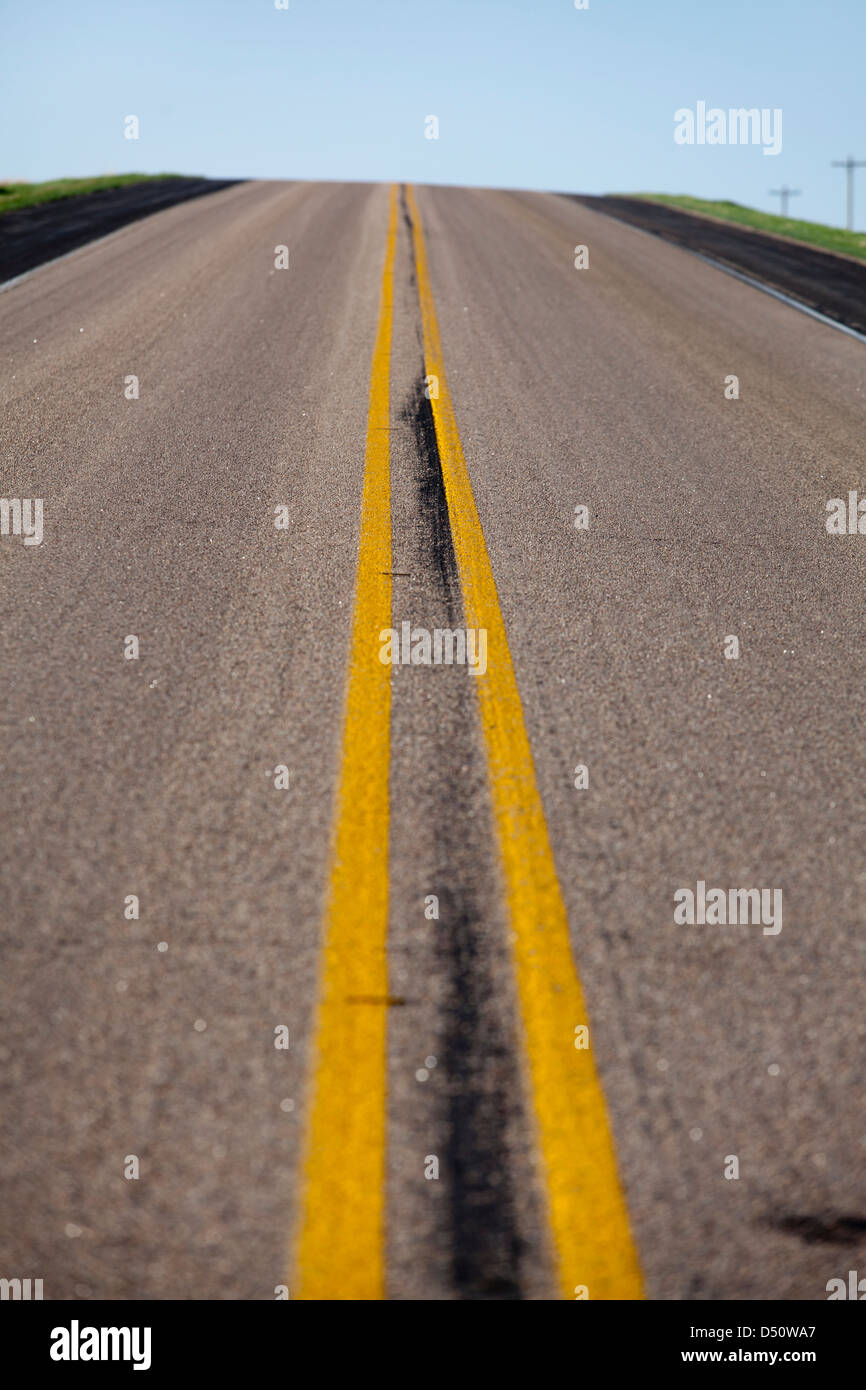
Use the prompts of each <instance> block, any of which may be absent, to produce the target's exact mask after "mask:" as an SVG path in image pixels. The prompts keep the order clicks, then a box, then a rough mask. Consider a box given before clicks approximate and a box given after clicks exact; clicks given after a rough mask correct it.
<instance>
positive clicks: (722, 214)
mask: <svg viewBox="0 0 866 1390" xmlns="http://www.w3.org/2000/svg"><path fill="white" fill-rule="evenodd" d="M620 196H622V197H631V198H643V199H645V201H646V202H649V203H664V204H666V205H667V206H668V207H675V208H682V209H683V210H684V211H685V212H697V213H703V214H704V215H705V216H707V217H719V218H721V219H722V220H723V221H725V222H739V223H741V224H742V226H744V227H754V228H755V229H756V230H757V231H759V232H775V233H776V235H777V236H786V237H791V238H792V240H794V241H804V242H807V243H808V244H809V245H810V246H821V247H823V249H824V250H825V251H838V252H841V253H842V254H843V255H846V256H856V257H857V259H858V260H861V261H866V232H846V231H844V230H843V228H841V227H827V226H825V225H824V223H823V222H801V221H800V220H799V219H798V218H795V217H777V216H776V215H775V214H774V213H771V212H759V211H758V209H757V208H748V207H744V205H743V204H742V203H729V202H713V201H711V200H710V199H707V198H690V197H689V196H688V194H686V193H630V194H622V195H620Z"/></svg>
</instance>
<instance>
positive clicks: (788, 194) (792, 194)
mask: <svg viewBox="0 0 866 1390" xmlns="http://www.w3.org/2000/svg"><path fill="white" fill-rule="evenodd" d="M770 197H771V198H781V200H782V216H783V217H787V216H788V199H789V198H799V197H800V189H799V188H789V187H788V185H787V184H786V183H783V184H782V187H781V188H771V189H770Z"/></svg>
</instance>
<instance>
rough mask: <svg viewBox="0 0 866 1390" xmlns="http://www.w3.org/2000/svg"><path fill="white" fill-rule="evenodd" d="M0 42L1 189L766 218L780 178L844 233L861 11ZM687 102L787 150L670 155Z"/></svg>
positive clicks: (823, 5) (690, 11) (296, 20)
mask: <svg viewBox="0 0 866 1390" xmlns="http://www.w3.org/2000/svg"><path fill="white" fill-rule="evenodd" d="M0 42H2V51H3V53H4V64H3V81H2V90H0V123H2V131H3V136H2V144H0V178H5V179H8V180H12V179H15V178H21V179H34V180H35V179H46V178H54V177H60V176H63V175H81V174H96V173H108V172H120V171H123V172H126V171H131V170H135V171H148V172H154V171H161V170H172V171H179V172H183V173H202V174H208V175H212V176H228V175H235V176H246V177H258V178H301V179H317V178H323V179H372V180H392V179H399V180H411V181H414V182H419V183H423V182H431V183H461V184H480V185H488V186H491V185H493V186H502V187H521V188H548V189H556V190H573V191H582V192H596V193H599V192H620V191H663V192H687V193H693V194H696V195H698V196H701V197H728V198H734V199H736V200H737V201H739V202H745V203H750V204H752V205H754V206H756V207H763V208H770V209H772V208H774V207H775V208H778V200H775V201H774V200H773V199H772V198H770V196H769V194H768V190H769V189H771V188H778V187H779V186H780V184H781V183H782V182H787V183H788V184H790V185H791V186H793V187H796V188H799V189H802V190H803V196H802V197H799V198H796V199H793V200H792V204H791V210H792V213H793V214H794V215H796V216H801V217H808V218H813V219H815V220H818V221H827V222H833V223H838V224H841V223H843V222H844V218H845V177H844V174H843V172H842V171H841V170H836V169H831V168H830V161H831V160H833V159H840V158H844V157H845V156H846V155H847V154H848V153H853V154H854V155H856V156H857V157H858V158H861V159H866V120H864V109H866V78H864V65H866V0H814V2H813V3H810V0H589V9H588V10H576V9H575V6H574V0H289V8H288V9H287V10H278V9H276V7H275V4H274V0H111V2H110V3H109V0H70V3H60V0H55V3H50V4H45V3H41V0H2V3H0ZM699 100H704V101H706V102H707V104H708V105H709V106H719V107H722V108H729V107H739V106H747V107H753V106H755V107H759V108H763V107H769V108H776V107H780V108H781V109H782V111H783V146H782V152H781V154H779V155H778V156H777V157H772V156H765V155H763V153H762V150H761V148H760V147H759V146H740V145H736V146H706V145H704V146H697V145H696V146H678V145H676V144H675V143H674V140H673V129H674V119H673V116H674V112H675V110H677V109H678V108H681V107H687V106H688V107H694V106H695V105H696V103H697V102H698V101H699ZM130 114H134V115H137V116H138V118H139V120H140V138H139V140H138V141H137V142H135V141H131V140H126V139H124V135H123V128H124V127H123V121H124V117H125V116H127V115H130ZM428 115H436V116H438V118H439V123H440V124H439V138H438V140H428V139H425V135H424V129H425V118H426V117H427V116H428ZM858 178H859V189H860V195H859V198H858V202H857V214H858V215H857V225H858V226H860V227H866V169H864V170H863V171H861V173H860V174H859V175H858Z"/></svg>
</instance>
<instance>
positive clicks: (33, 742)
mask: <svg viewBox="0 0 866 1390" xmlns="http://www.w3.org/2000/svg"><path fill="white" fill-rule="evenodd" d="M415 198H416V199H417V204H414V203H413V199H412V196H411V194H410V195H409V196H407V195H406V193H405V191H401V192H400V193H399V194H397V193H393V192H392V191H391V190H389V189H388V188H387V187H368V186H360V185H337V184H328V185H326V184H320V185H312V184H307V185H304V184H277V183H273V184H256V183H250V184H243V185H238V186H235V187H232V188H229V189H226V190H224V191H222V192H218V193H215V194H213V195H212V196H209V197H207V198H204V199H201V200H197V201H194V202H191V203H187V204H185V205H182V206H178V207H174V208H172V209H170V210H168V211H164V212H160V213H159V214H157V215H154V216H152V217H149V218H147V219H146V220H144V221H142V222H139V223H135V224H133V225H129V226H126V227H124V228H123V229H121V230H120V231H118V232H117V233H115V234H114V235H113V236H111V237H110V238H109V239H107V240H104V241H101V242H100V243H98V244H96V245H93V246H90V247H84V248H82V249H80V250H79V251H76V252H75V253H73V254H72V255H71V256H68V257H67V258H66V259H64V260H63V261H61V262H58V263H57V264H54V265H48V266H44V267H42V268H40V269H38V270H37V271H35V272H34V273H33V274H32V275H30V276H28V277H27V278H25V279H24V280H22V281H21V282H19V283H18V284H16V285H14V286H12V287H11V288H9V289H8V290H7V291H5V292H4V293H2V294H0V391H2V421H3V424H2V475H0V476H2V489H0V490H2V494H3V497H5V498H7V499H13V498H31V499H32V498H41V499H43V505H44V520H43V533H44V534H43V540H42V543H41V544H39V545H25V544H24V538H23V537H22V536H15V535H11V534H10V535H4V536H2V537H0V564H2V585H0V605H2V632H3V651H2V675H3V701H2V713H0V719H2V788H3V795H2V810H0V825H2V837H3V844H4V854H3V856H2V881H0V892H2V898H0V901H2V903H3V928H2V955H3V971H2V976H3V986H2V1053H0V1060H2V1073H0V1086H2V1091H3V1113H4V1116H5V1119H4V1122H3V1128H2V1138H0V1145H2V1165H0V1166H2V1171H3V1173H4V1175H5V1177H4V1182H3V1201H2V1203H0V1265H2V1268H0V1274H2V1275H3V1276H4V1277H7V1278H11V1277H21V1278H24V1277H34V1278H36V1277H41V1278H43V1280H44V1288H45V1297H46V1298H74V1299H82V1300H86V1299H89V1298H110V1299H129V1298H145V1299H160V1298H162V1299H164V1298H169V1299H193V1298H199V1299H201V1298H204V1299H235V1298H242V1299H272V1298H274V1297H275V1296H279V1293H275V1291H277V1290H280V1291H282V1290H287V1291H289V1293H290V1296H291V1297H292V1298H296V1297H300V1298H311V1297H318V1298H333V1299H341V1298H355V1297H358V1298H375V1297H380V1296H386V1297H389V1298H392V1299H454V1298H476V1299H478V1298H481V1299H484V1298H486V1299H514V1298H530V1299H547V1298H564V1297H570V1298H573V1297H575V1296H576V1295H575V1290H580V1291H581V1292H580V1293H578V1294H577V1296H578V1297H580V1296H583V1292H584V1291H586V1293H587V1294H588V1296H589V1298H590V1299H592V1298H599V1297H600V1298H616V1297H623V1298H635V1297H640V1296H641V1294H643V1295H645V1296H646V1297H649V1298H654V1299H694V1300H703V1299H711V1298H718V1299H736V1298H747V1299H757V1300H761V1299H773V1298H796V1299H807V1300H811V1299H819V1300H820V1299H825V1298H826V1297H827V1294H826V1284H827V1281H828V1280H829V1279H831V1278H834V1277H843V1278H847V1272H848V1270H849V1269H859V1270H861V1271H862V1270H864V1269H866V1179H864V1156H866V1155H864V1149H866V1116H864V1109H863V1101H862V1073H863V1058H864V1039H866V1021H864V1013H863V1003H862V1001H863V995H864V985H866V978H864V976H866V971H864V953H866V938H864V934H863V930H862V926H863V919H864V911H863V895H866V867H864V863H863V845H864V819H866V817H864V797H863V784H864V776H866V761H864V753H863V740H862V721H863V715H864V693H863V692H864V676H866V659H864V651H866V648H864V617H863V612H864V610H863V602H862V594H863V590H864V580H866V559H864V555H866V540H864V539H863V537H861V536H857V535H850V536H849V535H844V536H836V535H829V534H828V532H827V530H826V527H825V516H826V512H825V507H826V503H827V500H828V499H829V498H835V497H841V498H845V499H847V495H848V492H849V490H851V489H859V488H861V487H863V485H864V474H863V463H862V456H863V451H862V439H863V416H864V403H866V399H864V386H866V356H864V348H863V345H862V344H861V343H859V342H857V341H856V340H854V339H852V338H850V337H847V336H845V335H843V334H842V333H839V332H837V331H835V330H834V329H832V328H830V327H828V326H825V325H823V324H821V323H818V322H816V321H814V320H813V319H810V318H809V317H807V316H806V315H802V314H799V313H798V312H797V311H796V310H794V309H792V308H790V307H789V306H787V305H785V304H782V303H780V302H778V301H776V300H774V299H772V298H770V297H768V296H766V295H763V294H761V293H760V292H759V291H757V290H755V289H753V288H751V287H749V286H747V285H744V284H742V283H739V282H737V281H735V280H733V279H732V278H730V277H729V276H726V275H725V274H723V273H722V272H720V271H718V270H716V269H714V268H712V267H710V266H708V265H707V264H705V263H703V262H701V261H700V260H698V259H697V258H695V257H692V256H690V255H689V254H688V253H687V252H686V251H684V250H682V249H680V248H678V247H676V246H673V245H670V244H668V243H666V242H663V241H661V240H658V239H655V238H650V237H647V236H645V235H642V234H641V233H640V232H639V231H637V230H635V229H634V228H632V227H629V226H627V225H624V224H621V223H618V222H615V221H613V220H611V219H610V218H607V217H604V216H601V215H599V214H597V213H594V212H592V211H590V210H589V209H588V208H586V207H585V206H582V205H580V204H579V203H577V202H574V201H572V200H569V199H565V198H559V197H556V196H553V195H542V194H518V193H500V192H491V191H475V190H455V189H445V188H435V189H431V188H423V189H418V190H416V193H415ZM579 244H583V245H586V246H587V247H588V248H589V267H588V268H587V269H583V270H577V269H575V267H574V248H575V246H576V245H579ZM279 246H286V247H287V248H288V251H289V266H288V269H277V268H275V248H276V247H279ZM732 374H734V375H736V376H737V377H738V379H739V398H738V399H726V394H725V381H726V378H728V377H729V376H730V375H732ZM131 376H135V377H137V379H138V398H137V399H134V398H133V399H127V393H128V392H129V391H130V390H131V389H132V388H131V386H130V384H129V381H128V378H129V377H131ZM431 377H436V378H437V381H436V382H431V380H430V378H431ZM425 390H426V393H427V394H425ZM365 479H366V483H365ZM365 489H366V490H365ZM576 507H586V508H588V517H589V525H588V528H587V529H578V528H577V527H576V526H575V508H576ZM276 508H286V509H287V511H286V512H285V513H284V514H282V515H283V516H284V517H285V518H286V519H287V527H286V529H278V528H277V526H276V525H275V520H278V519H281V517H280V516H278V514H277V513H276V512H275V509H276ZM476 509H477V510H476ZM389 517H390V530H389V527H388V518H389ZM359 555H360V560H361V564H360V569H359ZM389 561H390V563H389ZM356 580H357V582H356ZM494 581H495V584H494ZM389 612H390V614H391V616H392V623H393V626H394V627H395V628H396V629H398V630H399V629H400V625H401V623H402V622H404V621H408V622H410V623H411V625H412V628H413V629H415V630H416V631H417V630H418V629H425V630H428V631H431V632H432V631H433V630H434V629H437V628H439V629H445V628H448V629H455V628H458V627H465V628H470V629H472V630H473V632H474V631H475V629H476V628H478V627H482V626H483V627H484V629H485V631H486V632H487V634H488V663H487V670H486V673H485V674H483V675H481V676H475V675H473V674H472V673H471V672H470V671H469V670H468V669H467V667H466V666H460V665H451V666H448V665H439V666H436V665H424V664H417V665H412V664H409V665H405V666H404V665H398V666H394V667H387V666H384V665H383V664H382V663H381V661H380V660H379V651H380V647H381V643H380V638H379V632H380V628H382V627H387V626H388V624H387V622H383V615H387V614H388V613H389ZM133 636H134V637H137V638H138V643H139V652H138V658H137V659H127V658H126V656H125V650H126V649H129V648H130V646H131V644H130V643H129V642H128V640H127V639H128V638H130V637H133ZM733 636H736V637H737V638H738V640H739V656H738V657H736V658H735V659H728V658H726V656H725V650H726V647H727V649H728V650H730V649H731V643H730V642H729V641H728V639H729V638H730V637H733ZM344 712H347V713H346V716H345V717H346V720H347V722H346V723H345V725H344ZM528 750H531V756H530V755H529V752H528ZM578 765H583V766H585V767H586V769H587V777H588V785H587V786H585V787H581V788H578V787H576V786H575V781H576V780H577V781H578V782H580V781H581V780H582V779H581V778H579V777H578V778H577V779H576V778H575V769H576V767H578ZM281 769H285V770H286V771H285V773H283V772H281ZM583 780H586V779H585V778H584V779H583ZM285 781H288V787H287V788H286V787H284V786H283V785H282V784H283V783H284V782H285ZM386 846H387V848H386ZM554 866H555V868H554ZM699 882H703V883H705V884H706V885H707V889H708V890H709V889H710V888H714V887H719V888H722V889H724V890H726V891H727V890H729V889H735V888H753V887H758V888H765V889H771V890H773V889H775V890H781V891H782V894H783V903H784V912H783V924H782V929H781V931H778V932H776V933H775V934H770V933H765V931H764V929H763V927H762V925H761V924H750V925H722V924H713V925H691V926H690V925H683V924H679V923H677V922H675V920H674V908H675V899H674V894H675V893H676V892H677V890H679V889H684V888H689V887H690V888H691V889H692V890H696V888H697V884H698V883H699ZM131 895H135V897H136V898H137V899H138V904H139V907H138V912H139V915H138V917H137V918H136V917H134V916H129V915H126V914H128V913H131V912H133V911H134V904H132V905H130V903H129V899H130V896H131ZM434 897H435V899H437V900H438V918H437V917H435V916H431V915H429V914H431V913H433V912H435V910H436V907H435V905H434V904H433V903H432V901H431V900H432V898H434ZM425 904H426V907H425ZM585 1027H586V1028H588V1030H589V1032H588V1040H589V1046H588V1048H581V1047H580V1046H578V1045H576V1044H578V1043H579V1042H580V1041H581V1040H582V1039H583V1040H586V1039H585V1036H584V1035H582V1034H580V1033H576V1032H575V1030H576V1029H581V1028H585ZM281 1029H287V1030H288V1042H289V1046H288V1047H278V1046H275V1043H278V1042H280V1041H285V1037H286V1035H285V1033H281V1032H280V1031H279V1030H281ZM133 1159H135V1160H137V1164H136V1163H134V1162H133V1161H132V1160H133ZM734 1159H735V1160H736V1162H735V1163H734V1162H733V1161H732V1160H734ZM433 1160H435V1162H434V1161H433ZM136 1167H137V1170H138V1176H137V1177H135V1176H126V1175H125V1174H130V1173H134V1172H135V1170H136ZM735 1170H738V1176H736V1177H734V1176H732V1174H733V1173H734V1171H735ZM437 1171H438V1176H436V1175H435V1174H436V1172H437ZM726 1173H727V1174H728V1176H726Z"/></svg>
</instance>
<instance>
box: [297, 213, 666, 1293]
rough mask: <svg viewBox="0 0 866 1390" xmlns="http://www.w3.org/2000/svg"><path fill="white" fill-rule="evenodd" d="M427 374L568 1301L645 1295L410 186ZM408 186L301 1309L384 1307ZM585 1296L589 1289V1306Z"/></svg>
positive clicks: (328, 930)
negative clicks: (393, 411) (394, 641)
mask: <svg viewBox="0 0 866 1390" xmlns="http://www.w3.org/2000/svg"><path fill="white" fill-rule="evenodd" d="M408 203H409V209H410V214H411V220H412V238H413V249H414V257H415V267H416V273H417V280H418V290H419V298H420V305H421V316H422V323H423V331H424V357H425V372H426V374H427V375H428V376H434V377H437V378H438V382H439V393H438V398H436V397H434V398H433V400H432V407H433V416H434V421H435V425H436V438H437V443H438V447H439V456H440V460H441V464H442V473H443V478H444V483H445V493H446V498H447V502H448V514H449V518H450V524H451V531H452V535H453V540H454V550H455V554H456V557H457V564H458V569H459V574H460V584H461V588H462V593H463V604H464V611H465V615H466V626H467V627H470V628H486V629H487V634H488V665H487V673H486V675H484V676H482V677H479V678H478V680H477V681H473V685H474V686H475V688H476V689H477V691H478V698H479V702H480V715H481V726H482V729H483V734H484V742H485V751H486V757H487V769H488V780H489V786H490V796H491V803H492V807H493V817H494V825H495V829H496V838H497V842H498V849H499V856H500V862H501V865H502V876H503V885H504V892H505V904H506V911H507V918H508V923H509V926H510V936H511V939H512V942H513V950H512V960H513V966H514V971H515V975H516V979H517V989H518V995H519V999H520V1009H521V1016H522V1023H523V1030H522V1040H523V1045H524V1052H525V1063H526V1066H525V1075H526V1079H527V1085H528V1090H529V1092H530V1094H531V1097H532V1109H533V1112H534V1118H535V1126H536V1133H537V1139H538V1145H539V1150H540V1156H541V1168H542V1173H543V1180H544V1187H545V1196H546V1206H547V1214H548V1220H549V1227H550V1235H551V1243H552V1249H553V1252H554V1258H555V1262H556V1266H557V1277H558V1284H559V1288H560V1291H561V1294H562V1296H563V1297H565V1298H575V1297H583V1296H588V1297H589V1298H590V1299H634V1298H640V1297H641V1296H642V1289H641V1278H640V1271H639V1267H638V1261H637V1254H636V1251H635V1247H634V1242H633V1239H632V1236H631V1232H630V1229H629V1224H628V1216H627V1212H626V1207H625V1201H624V1198H623V1194H622V1189H621V1187H620V1182H619V1178H618V1175H617V1170H616V1159H615V1155H614V1149H613V1142H612V1139H611V1135H610V1128H609V1123H608V1118H607V1112H606V1107H605V1102H604V1097H603V1095H602V1091H601V1087H600V1084H599V1081H598V1076H597V1074H596V1070H595V1065H594V1062H593V1060H592V1053H591V1050H589V1049H584V1048H578V1047H576V1046H575V1030H576V1029H577V1028H581V1027H585V1026H587V1025H588V1022H589V1020H588V1018H587V1012H586V1007H585V1005H584V1001H583V995H582V991H581V988H580V982H579V980H578V976H577V972H576V969H575V965H574V961H573V959H572V955H571V948H570V945H569V938H568V922H567V918H566V912H565V905H564V903H563V900H562V893H561V890H560V887H559V881H558V879H557V875H556V868H555V865H554V861H553V853H552V850H551V846H550V841H549V837H548V834H547V825H546V822H545V818H544V811H543V808H542V805H541V798H540V796H539V792H538V786H537V783H536V779H535V768H534V764H533V759H532V752H531V749H530V746H529V738H528V736H527V732H526V725H525V722H524V718H523V707H522V704H521V700H520V694H519V691H518V688H517V681H516V678H515V673H514V667H513V663H512V660H511V653H510V651H509V647H508V639H507V636H506V632H505V624H504V621H503V618H502V612H501V609H500V606H499V599H498V596H497V592H496V584H495V581H494V578H493V571H492V568H491V564H490V557H489V555H488V553H487V547H486V544H485V542H484V536H483V533H482V530H481V523H480V520H479V517H478V511H477V508H476V505H475V499H474V496H473V493H472V486H471V483H470V480H469V472H468V469H467V467H466V460H465V458H464V455H463V448H462V445H461V442H460V435H459V432H458V429H457V421H456V417H455V414H454V407H453V404H452V401H451V395H450V392H449V390H448V383H447V376H446V372H445V367H444V362H443V358H442V347H441V342H440V337H439V326H438V321H437V318H436V310H435V305H434V301H433V292H432V287H431V283H430V274H429V269H428V265H427V252H426V247H425V243H424V234H423V231H422V228H421V220H420V217H419V215H418V208H417V204H416V201H415V197H414V193H413V191H412V190H411V189H409V190H408ZM396 228H397V206H396V189H392V190H391V199H390V212H389V221H388V236H387V241H386V248H385V267H384V272H383V277H382V291H381V301H380V309H379V324H378V329H377V334H376V346H375V349H374V353H373V366H372V373H371V382H370V408H369V414H368V423H367V452H366V472H365V480H364V497H363V504H362V515H361V541H360V551H359V559H358V577H357V586H356V594H355V610H354V619H353V626H352V643H351V655H350V663H349V676H348V687H347V696H346V713H345V723H344V733H343V754H342V773H341V779H340V787H339V791H338V795H337V807H336V813H335V822H334V837H333V850H332V859H331V871H330V885H329V894H328V906H327V909H326V913H325V941H324V965H323V971H322V980H321V985H320V1003H319V1014H318V1021H317V1033H316V1052H315V1057H314V1063H313V1071H312V1075H311V1082H310V1097H309V1103H308V1115H309V1119H308V1129H307V1149H306V1160H305V1171H304V1192H303V1197H302V1202H301V1209H300V1218H299V1223H298V1236H297V1242H296V1247H295V1270H296V1277H295V1280H294V1284H293V1285H292V1292H293V1296H294V1297H300V1298H304V1299H328V1300H331V1299H344V1298H345V1299H380V1298H383V1297H384V1296H385V1240H384V1225H385V1222H384V1211H385V1181H384V1179H385V1144H386V1116H387V1096H386V1090H385V1072H386V1045H387V1025H386V1020H387V1006H388V988H387V958H386V944H387V928H388V763H389V724H390V675H389V668H388V667H387V666H383V665H382V664H381V663H380V662H379V660H378V651H377V647H376V643H375V638H376V637H377V636H378V633H379V632H380V630H381V629H382V628H388V627H390V626H391V584H390V577H389V576H388V573H387V572H388V571H389V570H390V568H391V529H390V486H389V454H390V451H389V447H388V426H389V385H388V381H389V362H390V347H391V326H392V316H393V284H394V251H395V243H396ZM584 1291H585V1293H584Z"/></svg>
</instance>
